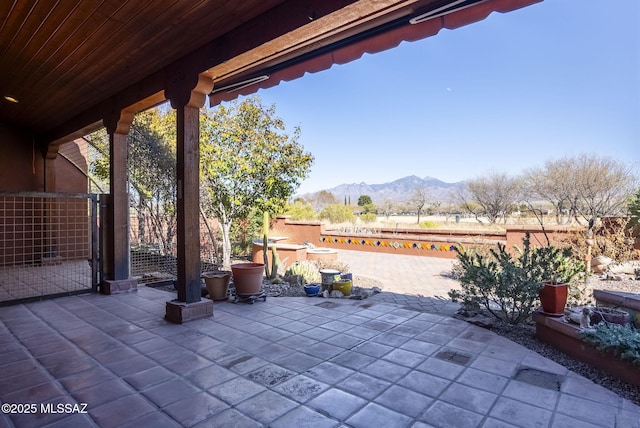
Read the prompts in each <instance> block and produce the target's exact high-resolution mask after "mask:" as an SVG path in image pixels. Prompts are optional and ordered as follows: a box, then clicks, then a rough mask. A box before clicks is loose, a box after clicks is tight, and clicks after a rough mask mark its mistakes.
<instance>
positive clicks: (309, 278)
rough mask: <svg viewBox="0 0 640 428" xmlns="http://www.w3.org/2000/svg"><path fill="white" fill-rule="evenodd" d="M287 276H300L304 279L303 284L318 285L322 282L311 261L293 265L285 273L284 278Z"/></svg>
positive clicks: (316, 267)
mask: <svg viewBox="0 0 640 428" xmlns="http://www.w3.org/2000/svg"><path fill="white" fill-rule="evenodd" d="M289 275H301V276H302V278H303V279H304V284H311V283H319V282H320V281H321V280H322V278H321V277H320V272H319V269H318V265H317V264H316V263H315V262H313V261H312V260H301V261H297V262H295V263H293V264H292V265H291V266H289V269H287V271H286V272H285V276H289Z"/></svg>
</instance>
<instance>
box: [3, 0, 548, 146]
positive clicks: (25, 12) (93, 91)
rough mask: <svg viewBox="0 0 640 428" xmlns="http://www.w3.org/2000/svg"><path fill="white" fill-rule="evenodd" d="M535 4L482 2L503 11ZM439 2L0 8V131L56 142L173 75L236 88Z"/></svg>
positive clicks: (259, 0)
mask: <svg viewBox="0 0 640 428" xmlns="http://www.w3.org/2000/svg"><path fill="white" fill-rule="evenodd" d="M449 1H450V0H449ZM535 1H537V0H487V2H486V3H496V4H498V7H497V8H494V10H500V9H501V8H502V9H505V11H506V10H511V9H514V8H517V7H522V6H524V5H526V4H529V3H533V2H535ZM443 3H445V2H444V1H443V0H360V1H358V0H305V1H302V0H242V1H236V0H188V1H187V0H144V1H140V0H83V1H71V0H57V1H56V0H3V1H1V2H0V124H2V123H4V124H5V126H11V127H15V128H19V129H23V130H26V131H28V132H31V133H33V134H34V135H36V136H37V137H38V138H40V139H41V140H42V141H43V143H45V144H46V143H49V142H52V141H58V140H60V139H63V138H68V137H70V136H71V135H72V134H73V133H74V132H76V131H79V130H82V131H83V132H86V131H89V130H91V129H93V128H96V127H98V126H100V124H101V119H102V117H103V116H104V114H105V113H106V112H108V111H113V110H114V109H122V108H127V107H130V106H135V109H136V110H140V109H143V108H148V107H150V106H152V105H153V104H155V103H158V102H160V101H162V100H163V99H164V98H163V90H164V85H165V84H166V82H167V81H168V80H169V79H171V78H172V77H174V76H175V75H177V74H180V73H186V74H192V73H196V74H197V73H201V74H204V75H206V76H208V77H210V78H212V79H213V80H214V82H216V83H218V82H221V83H225V82H231V81H234V79H236V80H237V79H238V78H241V77H242V76H247V75H250V74H251V73H252V72H254V71H256V70H258V69H260V68H261V67H267V66H273V65H276V64H278V63H283V62H285V61H291V60H292V59H295V58H296V57H298V56H300V55H304V54H308V53H309V52H312V51H314V50H317V49H319V48H322V47H326V46H330V45H331V44H332V43H335V42H337V41H340V40H344V39H347V38H353V37H354V36H356V35H358V34H361V33H362V34H364V32H366V31H370V30H371V29H372V28H377V27H380V26H383V25H385V24H388V23H390V22H393V21H395V20H398V19H400V18H403V19H404V18H407V19H408V18H409V17H411V16H415V15H416V14H417V13H421V11H424V10H427V9H433V8H434V7H437V6H439V5H442V4H443ZM5 96H7V97H12V98H14V99H16V100H17V101H18V102H17V103H14V102H10V101H8V100H7V99H5V98H4V97H5Z"/></svg>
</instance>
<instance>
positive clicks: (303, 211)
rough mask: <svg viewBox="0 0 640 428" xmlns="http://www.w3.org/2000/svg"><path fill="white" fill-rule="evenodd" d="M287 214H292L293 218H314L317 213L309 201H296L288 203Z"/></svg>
mask: <svg viewBox="0 0 640 428" xmlns="http://www.w3.org/2000/svg"><path fill="white" fill-rule="evenodd" d="M285 214H286V215H288V216H291V219H292V220H314V219H315V218H316V213H315V212H314V211H313V207H312V206H311V204H309V203H304V202H301V201H296V202H295V203H294V204H292V205H291V204H290V205H287V207H286V208H285Z"/></svg>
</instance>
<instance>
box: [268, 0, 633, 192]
mask: <svg viewBox="0 0 640 428" xmlns="http://www.w3.org/2000/svg"><path fill="white" fill-rule="evenodd" d="M614 4H615V7H614V6H613V5H614ZM258 95H259V96H260V97H261V98H262V100H263V102H264V103H266V104H272V103H275V104H276V108H277V114H278V116H280V117H281V118H282V119H283V120H284V121H285V123H286V124H287V126H290V127H293V126H300V127H301V129H302V136H301V138H300V143H301V144H302V145H303V146H304V147H305V149H306V150H308V151H310V152H311V153H313V155H314V156H315V163H314V165H313V167H312V171H311V174H310V176H309V178H308V179H306V180H305V181H304V182H303V183H302V185H301V187H300V189H299V191H298V194H302V193H306V192H313V191H318V190H322V189H329V188H331V187H334V186H336V185H338V184H342V183H360V182H366V183H369V184H376V183H384V182H388V181H393V180H395V179H398V178H402V177H405V176H407V175H417V176H420V177H425V176H430V177H435V178H438V179H440V180H443V181H446V182H456V181H461V180H465V179H469V178H474V177H478V176H481V175H482V174H483V173H487V172H490V171H500V172H506V173H508V174H511V175H518V174H520V173H521V172H523V171H524V170H525V169H526V168H529V167H533V166H541V165H543V163H544V161H545V160H548V159H555V158H559V157H562V156H566V155H573V154H578V153H590V154H598V155H606V156H610V157H613V158H614V159H617V160H620V161H623V162H630V163H632V164H634V167H635V168H636V170H637V171H640V2H639V1H638V0H616V1H615V2H610V1H606V0H580V1H577V0H547V1H545V2H542V3H539V4H535V5H532V6H529V7H527V8H523V9H520V10H517V11H514V12H510V13H507V14H500V13H493V14H491V15H490V16H489V17H488V18H487V19H486V20H484V21H481V22H477V23H474V24H471V25H468V26H466V27H462V28H458V29H456V30H453V31H450V30H442V31H441V32H440V33H439V34H437V35H436V36H434V37H430V38H427V39H424V40H420V41H417V42H412V43H407V42H404V43H402V44H401V45H400V46H398V47H397V48H395V49H391V50H388V51H385V52H380V53H377V54H374V55H364V56H363V57H362V58H360V59H359V60H357V61H354V62H351V63H349V64H345V65H340V66H337V65H334V66H333V67H332V68H331V69H329V70H325V71H322V72H319V73H315V74H306V75H305V76H304V77H302V78H300V79H297V80H294V81H291V82H283V83H280V85H278V86H276V87H273V88H269V89H266V90H260V91H259V92H258Z"/></svg>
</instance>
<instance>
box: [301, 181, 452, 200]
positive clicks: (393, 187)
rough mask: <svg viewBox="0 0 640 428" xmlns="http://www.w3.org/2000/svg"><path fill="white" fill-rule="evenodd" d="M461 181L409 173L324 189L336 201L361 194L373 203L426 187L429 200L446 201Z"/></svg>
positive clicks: (408, 196) (406, 196)
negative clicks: (371, 182) (453, 181)
mask: <svg viewBox="0 0 640 428" xmlns="http://www.w3.org/2000/svg"><path fill="white" fill-rule="evenodd" d="M462 185H463V182H462V181H459V182H457V183H446V182H444V181H442V180H438V179H437V178H433V177H424V178H420V177H418V176H416V175H410V176H407V177H404V178H400V179H398V180H395V181H392V182H390V183H382V184H367V183H364V182H362V183H352V184H340V185H338V186H336V187H333V188H331V189H324V191H326V192H329V193H331V194H332V195H333V196H335V198H336V199H337V200H338V201H343V200H344V199H345V197H346V198H347V199H350V200H351V203H352V204H356V203H357V202H358V198H359V197H360V196H362V195H368V196H370V197H371V200H372V201H373V203H375V204H380V203H382V202H384V201H386V200H391V201H394V202H401V201H406V200H408V199H411V197H412V192H413V190H414V189H416V188H419V189H426V190H427V195H428V198H429V199H430V200H432V201H433V200H439V201H446V200H450V199H451V198H450V194H451V193H452V192H456V191H457V190H458V189H459V188H460V187H462ZM317 193H319V192H315V193H306V194H304V195H299V196H301V197H303V198H305V199H309V198H313V197H314V196H315V195H316V194H317Z"/></svg>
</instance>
